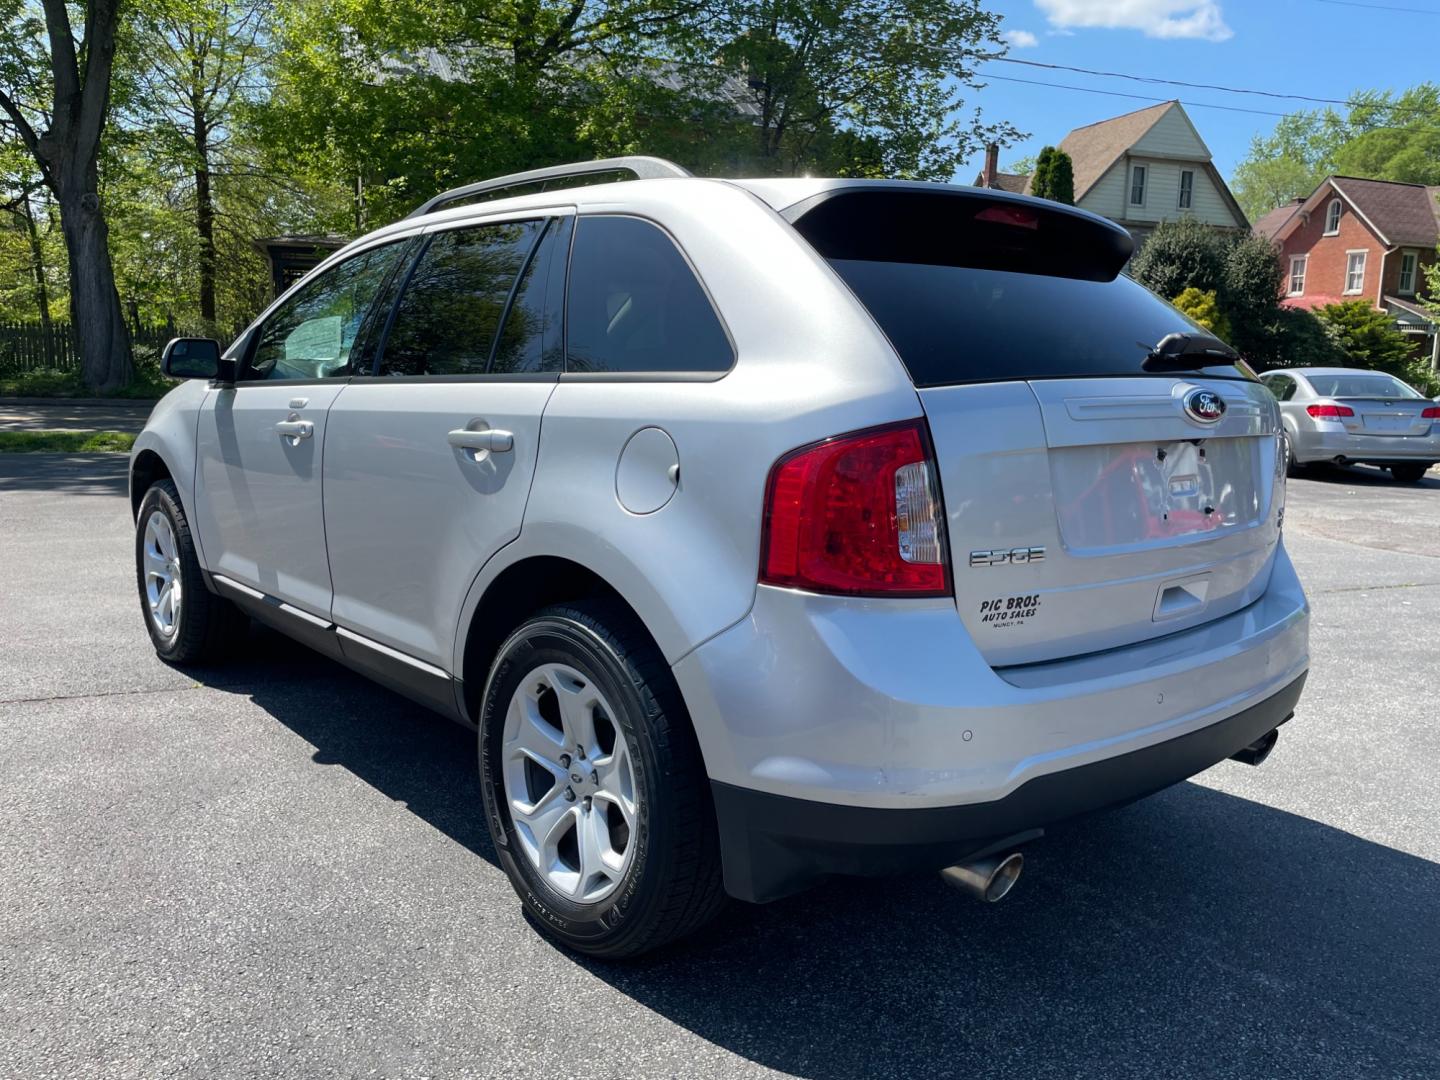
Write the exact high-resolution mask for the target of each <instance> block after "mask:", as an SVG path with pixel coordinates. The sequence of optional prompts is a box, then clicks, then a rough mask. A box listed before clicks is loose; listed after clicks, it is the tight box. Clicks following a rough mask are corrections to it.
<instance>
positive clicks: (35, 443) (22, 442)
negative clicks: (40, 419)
mask: <svg viewBox="0 0 1440 1080" xmlns="http://www.w3.org/2000/svg"><path fill="white" fill-rule="evenodd" d="M134 443H135V436H134V435H130V434H127V433H126V432H123V431H0V454H128V453H129V452H130V447H131V446H132V445H134Z"/></svg>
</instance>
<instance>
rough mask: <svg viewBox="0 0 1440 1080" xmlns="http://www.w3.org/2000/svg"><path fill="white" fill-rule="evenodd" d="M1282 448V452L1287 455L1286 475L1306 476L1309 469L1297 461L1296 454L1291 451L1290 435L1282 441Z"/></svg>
mask: <svg viewBox="0 0 1440 1080" xmlns="http://www.w3.org/2000/svg"><path fill="white" fill-rule="evenodd" d="M1281 446H1282V450H1281V452H1282V453H1283V454H1284V455H1285V475H1286V476H1304V475H1305V474H1306V473H1307V472H1308V471H1309V469H1308V467H1307V466H1305V465H1301V464H1300V462H1298V461H1296V460H1295V454H1294V453H1293V452H1292V451H1291V449H1290V436H1289V435H1288V434H1287V435H1285V437H1284V438H1283V439H1282V440H1281Z"/></svg>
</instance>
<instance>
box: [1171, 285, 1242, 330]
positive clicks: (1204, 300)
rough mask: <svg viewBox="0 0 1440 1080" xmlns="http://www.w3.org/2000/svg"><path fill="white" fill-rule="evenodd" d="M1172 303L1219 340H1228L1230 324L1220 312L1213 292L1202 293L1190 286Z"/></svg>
mask: <svg viewBox="0 0 1440 1080" xmlns="http://www.w3.org/2000/svg"><path fill="white" fill-rule="evenodd" d="M1173 303H1174V305H1175V306H1176V307H1177V308H1179V309H1180V310H1181V311H1182V312H1184V313H1185V314H1186V315H1188V316H1190V318H1192V319H1194V320H1195V321H1196V322H1197V323H1199V324H1200V325H1201V326H1203V327H1204V328H1205V329H1206V330H1209V331H1210V332H1211V333H1212V334H1214V335H1215V336H1216V337H1218V338H1219V339H1220V340H1222V341H1229V340H1230V323H1229V321H1228V320H1227V319H1226V318H1225V316H1224V314H1223V313H1222V312H1221V311H1220V304H1219V302H1218V301H1217V300H1216V299H1215V293H1214V291H1213V290H1211V291H1208V292H1204V291H1201V290H1200V289H1197V288H1195V287H1194V286H1193V285H1192V286H1191V287H1190V288H1188V289H1185V290H1184V291H1183V292H1181V293H1180V295H1179V296H1177V297H1175V299H1174V301H1173Z"/></svg>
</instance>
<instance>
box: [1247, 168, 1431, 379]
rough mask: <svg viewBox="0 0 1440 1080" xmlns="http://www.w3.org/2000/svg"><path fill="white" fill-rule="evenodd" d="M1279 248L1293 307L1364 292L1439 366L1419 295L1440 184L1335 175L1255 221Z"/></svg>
mask: <svg viewBox="0 0 1440 1080" xmlns="http://www.w3.org/2000/svg"><path fill="white" fill-rule="evenodd" d="M1255 231H1256V232H1257V233H1260V234H1261V235H1262V236H1268V237H1269V238H1270V239H1271V240H1273V241H1274V242H1275V244H1276V246H1277V247H1279V249H1280V258H1281V262H1282V264H1283V265H1284V267H1285V270H1286V282H1285V292H1286V295H1285V298H1284V300H1283V301H1282V302H1283V303H1284V304H1286V305H1288V306H1290V307H1299V308H1317V307H1323V306H1325V305H1326V304H1335V303H1339V302H1341V301H1344V300H1366V301H1368V302H1369V303H1370V304H1372V305H1373V306H1374V307H1376V308H1377V309H1379V310H1381V311H1386V312H1388V313H1389V314H1390V315H1392V316H1393V317H1394V318H1395V322H1396V324H1397V326H1398V327H1399V329H1400V330H1402V331H1404V332H1405V333H1406V334H1410V335H1413V336H1414V337H1415V346H1416V351H1417V352H1421V351H1422V350H1423V351H1424V353H1426V354H1428V355H1429V356H1430V357H1431V363H1432V366H1440V335H1437V333H1436V325H1435V322H1434V321H1433V320H1432V318H1431V316H1430V315H1429V313H1428V312H1427V311H1426V310H1425V308H1424V307H1422V306H1421V305H1420V303H1419V302H1418V299H1417V295H1418V294H1419V293H1422V292H1424V290H1425V269H1426V268H1427V267H1428V266H1430V265H1432V264H1433V263H1434V262H1435V247H1436V244H1437V242H1440V187H1426V186H1425V185H1423V184H1397V183H1393V182H1391V181H1388V180H1363V179H1359V178H1356V177H1352V176H1329V177H1326V178H1325V180H1324V181H1322V182H1321V184H1320V186H1319V187H1317V188H1316V189H1315V191H1314V192H1313V193H1312V194H1311V195H1310V196H1309V197H1308V198H1304V199H1296V200H1295V201H1294V202H1291V203H1289V204H1287V205H1285V206H1282V207H1280V208H1278V209H1276V210H1272V211H1270V213H1268V214H1266V215H1265V216H1264V217H1262V218H1261V219H1260V220H1259V221H1258V222H1256V223H1255Z"/></svg>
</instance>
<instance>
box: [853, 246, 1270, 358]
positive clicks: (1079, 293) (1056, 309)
mask: <svg viewBox="0 0 1440 1080" xmlns="http://www.w3.org/2000/svg"><path fill="white" fill-rule="evenodd" d="M831 265H832V266H834V267H835V269H836V271H838V272H839V274H840V276H841V277H842V278H844V279H845V281H846V283H847V284H848V285H849V286H850V288H851V289H852V290H853V291H854V292H855V295H856V296H858V297H859V298H860V302H861V303H863V304H864V305H865V306H866V308H868V309H869V311H870V314H871V315H873V316H874V317H875V321H876V322H878V323H879V324H880V327H881V329H883V330H884V331H885V333H886V334H887V335H888V336H889V338H890V341H891V343H892V344H893V345H894V346H895V349H896V351H897V352H899V354H900V358H901V359H902V360H903V361H904V362H905V367H906V368H907V369H908V370H909V372H910V377H911V378H912V379H913V380H914V382H915V385H916V386H920V387H927V386H945V385H951V384H954V383H962V382H987V381H997V380H1005V379H1053V378H1077V377H1078V378H1088V377H1092V376H1106V375H1146V374H1149V372H1146V371H1144V370H1142V368H1141V365H1142V364H1143V363H1144V361H1145V358H1146V356H1148V355H1149V353H1150V350H1151V349H1152V348H1153V347H1154V346H1155V345H1156V343H1157V342H1159V341H1160V340H1161V339H1162V338H1163V337H1165V335H1167V334H1172V333H1181V334H1206V333H1207V332H1206V331H1205V330H1203V329H1202V328H1200V327H1199V326H1197V325H1196V324H1195V323H1193V322H1191V321H1190V320H1189V319H1188V318H1186V317H1185V316H1184V315H1182V314H1181V313H1180V312H1179V311H1177V310H1175V308H1173V307H1171V306H1170V305H1169V304H1167V303H1165V301H1163V300H1161V299H1160V298H1159V297H1158V296H1156V295H1155V294H1154V293H1152V292H1150V291H1149V290H1148V289H1145V288H1143V287H1142V286H1140V285H1137V284H1136V283H1135V282H1133V281H1131V280H1130V279H1129V278H1127V277H1123V276H1122V277H1117V278H1115V279H1113V280H1111V281H1080V280H1076V279H1074V278H1062V277H1051V276H1049V275H1047V274H1044V273H1015V272H1012V271H1006V270H990V269H975V268H971V267H964V266H935V265H929V264H923V263H909V262H878V261H870V260H861V259H832V260H831ZM1198 363H1199V361H1198V360H1197V370H1200V368H1199V367H1198ZM1166 370H1167V371H1171V370H1173V368H1171V367H1167V369H1166ZM1203 370H1204V371H1205V373H1206V374H1207V375H1211V376H1216V377H1228V378H1245V377H1246V376H1245V375H1244V374H1242V372H1241V371H1240V370H1238V369H1237V368H1236V367H1234V366H1231V365H1228V364H1220V365H1213V366H1207V367H1205V368H1204V369H1203Z"/></svg>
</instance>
